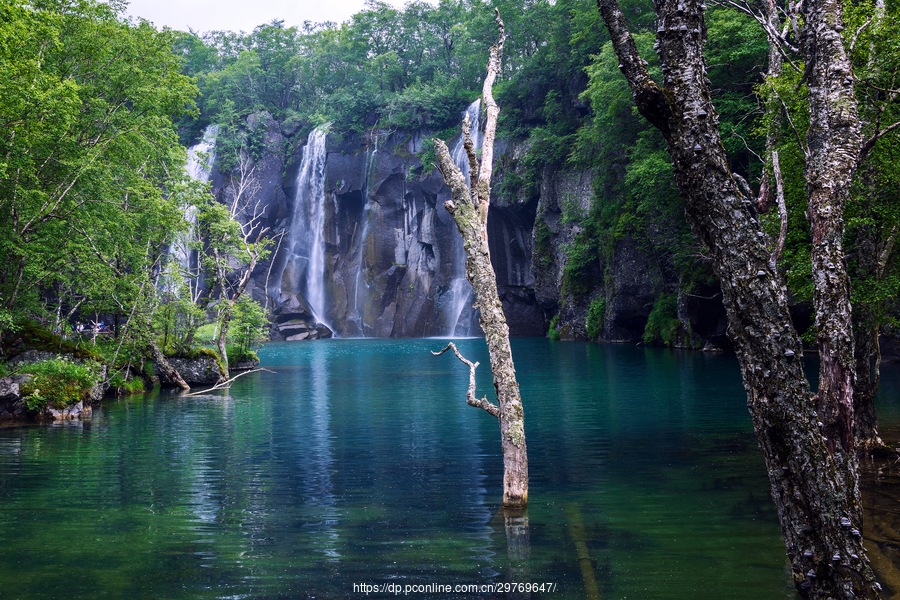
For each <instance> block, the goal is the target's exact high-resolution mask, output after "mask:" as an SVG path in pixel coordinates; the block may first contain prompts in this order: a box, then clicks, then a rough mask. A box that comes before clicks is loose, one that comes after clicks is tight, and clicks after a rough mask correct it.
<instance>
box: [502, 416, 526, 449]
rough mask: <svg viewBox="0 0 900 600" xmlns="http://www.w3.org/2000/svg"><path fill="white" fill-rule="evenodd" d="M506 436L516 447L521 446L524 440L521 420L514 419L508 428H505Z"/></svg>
mask: <svg viewBox="0 0 900 600" xmlns="http://www.w3.org/2000/svg"><path fill="white" fill-rule="evenodd" d="M506 437H508V438H509V440H510V441H511V442H512V443H513V444H515V445H516V446H517V447H519V446H521V445H522V442H524V441H525V428H524V427H522V422H521V421H516V422H515V423H513V424H512V425H510V426H509V429H507V430H506Z"/></svg>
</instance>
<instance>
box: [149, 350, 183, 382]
mask: <svg viewBox="0 0 900 600" xmlns="http://www.w3.org/2000/svg"><path fill="white" fill-rule="evenodd" d="M150 354H151V356H153V362H154V363H156V366H158V367H159V370H160V371H162V374H163V376H164V377H165V378H166V379H168V380H169V381H171V382H172V383H174V384H176V385H177V386H178V387H180V388H181V389H183V390H189V389H191V386H189V385H188V384H187V383H185V381H184V379H183V378H182V377H181V373H179V372H178V371H177V370H176V369H175V367H173V366H172V365H171V364H169V361H168V360H166V357H165V355H163V353H162V350H160V349H159V346H157V345H156V342H151V343H150Z"/></svg>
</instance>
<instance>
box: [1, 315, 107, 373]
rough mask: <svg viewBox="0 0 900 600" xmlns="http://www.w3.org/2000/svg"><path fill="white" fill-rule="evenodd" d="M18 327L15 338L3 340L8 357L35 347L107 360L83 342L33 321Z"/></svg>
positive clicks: (83, 358) (93, 359)
mask: <svg viewBox="0 0 900 600" xmlns="http://www.w3.org/2000/svg"><path fill="white" fill-rule="evenodd" d="M18 328H19V329H18V331H16V334H15V336H14V337H13V338H10V339H5V340H3V352H4V354H5V355H6V356H7V357H8V358H12V357H14V356H16V355H18V354H21V353H22V352H25V351H27V350H32V349H33V350H41V351H44V352H53V353H55V354H70V355H72V357H73V358H77V359H80V360H92V361H96V362H100V363H102V362H105V361H104V359H103V357H102V356H101V355H100V354H99V353H97V352H94V351H93V350H91V349H89V348H87V347H85V346H84V345H82V344H79V343H76V342H72V341H70V340H64V339H62V338H61V337H60V336H58V335H56V334H54V333H51V332H50V331H47V330H46V329H44V328H43V327H41V326H40V325H38V324H37V323H34V322H32V321H23V322H20V323H19V324H18Z"/></svg>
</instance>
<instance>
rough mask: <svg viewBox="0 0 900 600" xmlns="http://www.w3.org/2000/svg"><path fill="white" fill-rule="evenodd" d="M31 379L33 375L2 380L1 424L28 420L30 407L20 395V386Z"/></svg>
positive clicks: (0, 389)
mask: <svg viewBox="0 0 900 600" xmlns="http://www.w3.org/2000/svg"><path fill="white" fill-rule="evenodd" d="M30 378H31V375H12V376H10V377H4V378H3V379H0V422H3V421H21V420H24V419H27V418H28V406H27V405H26V404H25V400H23V399H22V396H21V395H20V394H19V386H20V385H22V384H23V383H25V382H27V381H28V380H29V379H30Z"/></svg>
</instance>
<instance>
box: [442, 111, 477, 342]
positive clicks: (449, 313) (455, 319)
mask: <svg viewBox="0 0 900 600" xmlns="http://www.w3.org/2000/svg"><path fill="white" fill-rule="evenodd" d="M466 115H468V117H469V125H470V127H471V136H472V143H473V144H474V145H475V149H476V150H477V149H478V148H481V131H480V129H479V127H478V123H479V120H480V119H481V99H480V98H479V99H478V100H475V102H473V103H472V104H470V105H469V107H468V108H467V109H466V110H465V112H464V113H463V114H462V118H463V119H465V117H466ZM450 156H451V157H453V162H454V163H456V166H457V167H459V169H460V170H461V171H462V172H463V173H465V174H466V183H469V182H470V180H471V179H470V177H469V175H468V173H469V157H468V155H466V149H465V146H464V139H463V136H462V135H460V136H459V140H458V141H457V142H456V144H454V145H453V148H452V150H451V151H450ZM446 294H447V296H448V298H447V310H446V311H445V312H444V319H445V320H444V327H445V328H446V331H447V334H448V335H450V336H453V337H467V336H469V335H470V331H469V329H470V324H471V322H472V310H473V309H472V304H473V302H474V299H475V291H474V290H473V289H472V285H471V284H470V283H469V281H468V280H467V279H466V249H465V248H464V247H463V242H462V236H461V235H460V234H459V232H458V231H456V229H455V228H454V230H453V274H452V277H451V280H450V289H449V290H448V291H447V292H446ZM466 309H468V310H466Z"/></svg>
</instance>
